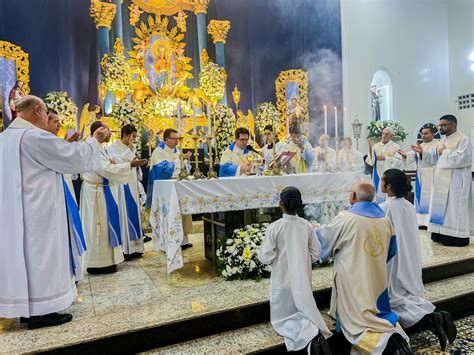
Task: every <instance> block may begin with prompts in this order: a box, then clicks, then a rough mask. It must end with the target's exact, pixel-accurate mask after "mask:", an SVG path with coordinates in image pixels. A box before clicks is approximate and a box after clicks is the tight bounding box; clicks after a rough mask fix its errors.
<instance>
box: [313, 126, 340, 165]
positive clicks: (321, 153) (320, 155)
mask: <svg viewBox="0 0 474 355" xmlns="http://www.w3.org/2000/svg"><path fill="white" fill-rule="evenodd" d="M336 170H337V156H336V151H335V150H334V149H332V148H331V147H330V146H329V136H328V135H327V134H322V135H321V137H319V146H318V147H316V148H314V161H313V166H312V171H313V172H314V173H334V172H336Z"/></svg>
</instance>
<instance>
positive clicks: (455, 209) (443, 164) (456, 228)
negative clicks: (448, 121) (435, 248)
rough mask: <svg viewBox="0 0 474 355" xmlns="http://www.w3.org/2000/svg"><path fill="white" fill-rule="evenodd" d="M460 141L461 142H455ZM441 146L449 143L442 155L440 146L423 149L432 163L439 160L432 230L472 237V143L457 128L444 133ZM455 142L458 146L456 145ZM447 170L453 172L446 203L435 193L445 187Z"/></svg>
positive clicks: (435, 179) (431, 208) (434, 189)
mask: <svg viewBox="0 0 474 355" xmlns="http://www.w3.org/2000/svg"><path fill="white" fill-rule="evenodd" d="M452 142H458V143H457V144H451V143H452ZM438 145H439V146H443V145H445V146H447V147H448V149H445V150H444V151H443V153H442V154H441V156H438V154H437V150H436V149H433V151H431V153H428V152H427V153H423V160H426V161H427V162H428V163H429V164H433V165H434V164H436V168H435V178H434V186H433V190H432V196H431V204H430V220H431V221H430V224H429V226H428V230H429V231H430V232H433V233H440V234H444V235H448V236H451V237H456V238H469V202H470V189H471V181H472V178H471V164H472V161H471V159H472V158H471V149H472V148H471V143H470V141H469V138H468V137H466V136H465V135H464V134H462V133H461V132H460V131H456V132H455V133H453V134H452V135H450V136H444V137H443V138H442V139H441V141H440V142H439V143H438ZM452 145H454V147H452ZM445 170H447V172H448V173H449V172H450V177H449V180H448V182H447V184H449V186H448V189H447V190H448V191H447V194H448V196H447V203H446V205H445V206H438V205H436V201H435V195H436V194H438V193H440V191H441V188H442V186H441V177H442V175H444V173H445ZM440 207H442V208H443V209H444V216H437V217H442V218H443V219H444V221H443V223H442V224H435V223H432V219H433V218H432V217H433V215H434V214H438V212H439V208H440Z"/></svg>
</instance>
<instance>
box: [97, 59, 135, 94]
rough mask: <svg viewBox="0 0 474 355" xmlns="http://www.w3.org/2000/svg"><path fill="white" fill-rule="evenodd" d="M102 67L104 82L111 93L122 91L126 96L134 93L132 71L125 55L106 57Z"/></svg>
mask: <svg viewBox="0 0 474 355" xmlns="http://www.w3.org/2000/svg"><path fill="white" fill-rule="evenodd" d="M101 66H102V80H103V82H104V84H105V86H106V87H107V89H108V90H109V91H111V92H118V91H122V92H124V93H125V94H130V93H132V92H133V89H132V85H131V83H132V71H131V69H130V65H129V64H128V62H127V59H126V58H125V55H124V54H123V53H120V52H115V53H113V54H111V55H110V56H105V57H104V58H103V59H102V62H101Z"/></svg>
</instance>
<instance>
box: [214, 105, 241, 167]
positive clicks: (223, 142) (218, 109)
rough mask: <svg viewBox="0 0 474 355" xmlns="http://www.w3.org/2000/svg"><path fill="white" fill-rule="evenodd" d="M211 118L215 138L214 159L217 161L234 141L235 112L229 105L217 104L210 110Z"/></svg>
mask: <svg viewBox="0 0 474 355" xmlns="http://www.w3.org/2000/svg"><path fill="white" fill-rule="evenodd" d="M211 118H212V122H213V124H214V133H215V140H216V151H217V156H216V159H217V160H216V161H219V159H220V157H221V155H222V153H224V151H225V150H226V149H227V147H228V146H229V145H230V144H231V143H232V142H233V141H234V131H235V114H234V111H232V109H231V108H230V107H228V106H226V105H222V104H217V105H215V106H214V108H213V110H212V114H211Z"/></svg>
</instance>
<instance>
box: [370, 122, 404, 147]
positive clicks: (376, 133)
mask: <svg viewBox="0 0 474 355" xmlns="http://www.w3.org/2000/svg"><path fill="white" fill-rule="evenodd" d="M386 127H389V128H391V129H392V130H393V132H394V133H395V136H394V137H393V140H396V141H402V142H403V141H404V140H405V139H406V137H407V136H408V132H407V131H405V128H403V126H402V125H401V123H400V122H398V121H392V120H383V121H370V123H369V125H368V126H367V138H368V139H376V140H378V139H380V138H381V137H382V131H383V130H384V128H386Z"/></svg>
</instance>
